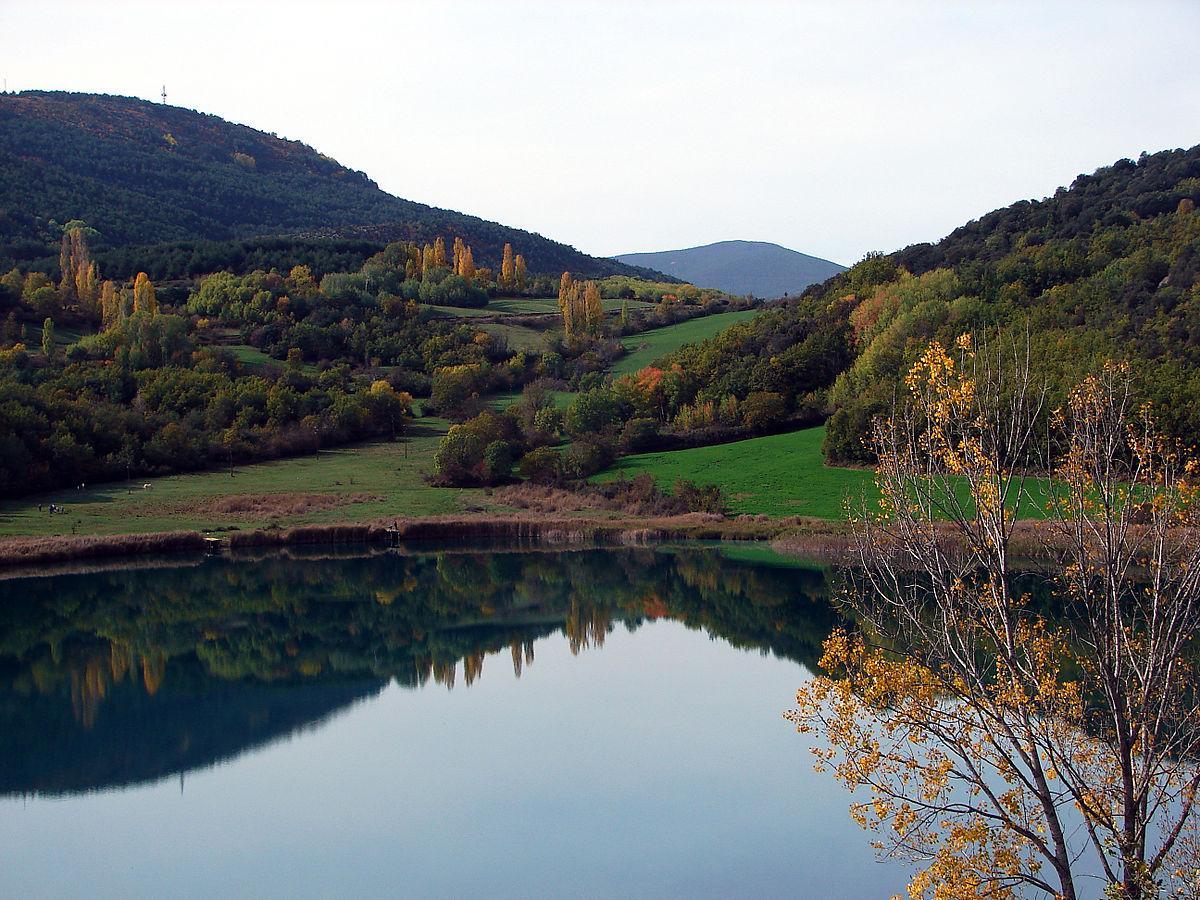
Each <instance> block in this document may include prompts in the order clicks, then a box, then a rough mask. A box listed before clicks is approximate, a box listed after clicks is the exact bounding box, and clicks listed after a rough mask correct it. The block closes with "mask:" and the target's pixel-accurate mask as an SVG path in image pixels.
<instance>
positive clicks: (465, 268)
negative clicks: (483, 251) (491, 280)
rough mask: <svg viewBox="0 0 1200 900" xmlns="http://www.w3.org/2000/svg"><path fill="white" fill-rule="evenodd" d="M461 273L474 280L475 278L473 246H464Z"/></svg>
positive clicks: (460, 266)
mask: <svg viewBox="0 0 1200 900" xmlns="http://www.w3.org/2000/svg"><path fill="white" fill-rule="evenodd" d="M458 274H459V275H461V276H462V277H463V278H465V279H467V281H472V280H474V278H475V256H474V254H473V253H472V252H471V248H470V247H467V246H465V245H464V246H463V252H462V259H461V260H460V262H459V272H458Z"/></svg>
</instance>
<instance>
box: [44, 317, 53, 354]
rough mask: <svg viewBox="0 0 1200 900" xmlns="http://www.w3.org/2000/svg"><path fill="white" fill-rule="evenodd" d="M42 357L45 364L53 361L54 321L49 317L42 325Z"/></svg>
mask: <svg viewBox="0 0 1200 900" xmlns="http://www.w3.org/2000/svg"><path fill="white" fill-rule="evenodd" d="M42 355H43V356H45V357H46V361H47V362H50V361H52V360H53V359H54V320H53V319H51V318H50V317H49V316H47V317H46V321H45V322H43V323H42Z"/></svg>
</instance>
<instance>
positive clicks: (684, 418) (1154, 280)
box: [613, 147, 1200, 461]
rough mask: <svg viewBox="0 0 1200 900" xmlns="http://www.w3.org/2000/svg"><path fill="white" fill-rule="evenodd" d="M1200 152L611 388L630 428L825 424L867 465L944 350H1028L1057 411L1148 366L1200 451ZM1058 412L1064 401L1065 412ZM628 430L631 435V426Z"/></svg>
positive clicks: (874, 258)
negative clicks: (929, 358) (879, 429)
mask: <svg viewBox="0 0 1200 900" xmlns="http://www.w3.org/2000/svg"><path fill="white" fill-rule="evenodd" d="M1197 202H1200V147H1194V148H1192V149H1190V150H1173V151H1164V152H1161V153H1155V154H1150V155H1147V154H1143V155H1142V156H1141V157H1140V158H1139V159H1138V160H1137V161H1133V160H1122V161H1120V162H1118V163H1116V164H1114V165H1112V166H1109V167H1106V168H1103V169H1100V170H1098V171H1097V172H1095V173H1094V174H1092V175H1080V176H1079V177H1078V178H1077V179H1076V180H1075V181H1074V183H1073V184H1072V185H1071V186H1070V187H1069V188H1060V189H1059V190H1058V191H1057V192H1056V193H1055V194H1054V196H1053V197H1049V198H1047V199H1045V200H1041V201H1021V202H1019V203H1015V204H1013V205H1012V206H1009V207H1007V208H1005V209H1000V210H996V211H995V212H992V213H989V214H988V215H986V216H984V217H983V218H981V219H979V220H978V221H974V222H970V223H968V224H966V225H964V226H962V227H961V228H959V229H957V230H956V231H954V232H953V233H952V234H950V235H949V236H948V237H946V238H945V239H944V240H942V241H939V242H938V243H936V244H918V245H915V246H911V247H908V248H906V249H904V250H901V251H899V252H896V253H891V254H887V255H883V254H871V255H869V256H868V257H867V258H865V259H864V260H862V261H861V262H859V263H858V264H857V265H855V266H853V267H852V268H851V269H849V270H848V271H846V272H844V273H842V274H840V275H837V276H835V277H834V278H832V279H830V280H829V281H826V282H824V283H823V284H820V285H815V286H813V287H811V288H809V289H808V290H807V291H805V292H804V294H803V295H802V296H801V297H799V298H795V299H793V300H792V301H790V302H789V303H787V304H786V305H784V306H783V307H781V308H778V309H776V310H773V311H771V312H768V313H764V314H763V315H761V316H758V317H757V318H755V319H754V320H752V321H749V322H745V323H741V324H738V325H735V326H734V327H732V328H730V329H728V330H727V331H725V332H723V333H721V334H719V335H717V336H716V337H714V338H711V339H709V340H708V341H706V342H704V343H701V344H696V345H693V346H688V347H684V348H681V349H680V350H678V351H677V352H675V353H674V354H673V355H671V356H670V357H668V358H667V359H666V360H664V361H662V362H661V363H660V364H659V365H658V366H657V367H656V368H654V369H652V370H646V371H644V372H642V373H639V374H638V375H637V376H635V377H633V378H631V379H629V383H627V384H626V385H624V386H622V385H621V384H620V383H618V384H616V385H614V386H613V391H614V393H615V394H616V395H620V394H621V393H622V392H624V393H625V394H626V395H630V394H632V396H633V397H634V399H637V398H638V396H639V395H640V396H641V397H642V402H640V403H637V404H634V405H632V406H631V405H630V404H626V406H625V420H626V422H629V421H632V420H634V419H638V418H644V419H649V420H652V423H651V424H647V426H646V428H650V427H654V428H657V429H660V430H668V431H674V432H678V433H687V432H689V431H696V430H701V431H702V430H705V429H707V430H709V431H712V432H713V434H714V437H716V438H720V437H721V436H722V435H727V434H729V433H730V432H731V429H733V433H735V434H737V433H742V432H739V431H737V430H736V427H737V426H739V425H740V426H742V431H744V430H745V429H744V426H745V424H746V416H745V409H746V406H747V403H748V402H749V403H751V404H753V406H754V407H755V409H756V410H758V409H761V408H763V407H764V406H766V407H769V408H770V410H771V412H770V414H769V415H765V416H759V415H757V413H756V416H755V417H756V418H757V419H759V430H762V429H764V428H766V427H768V426H769V425H770V423H772V422H776V421H778V420H779V419H781V418H787V417H788V416H792V417H800V418H805V417H807V416H808V415H810V414H811V413H812V412H813V411H814V410H819V411H820V413H821V414H822V415H823V416H829V421H828V432H827V439H826V448H825V449H826V455H827V457H828V458H829V459H830V460H832V461H865V460H866V459H867V458H868V453H867V449H866V447H865V446H864V444H863V437H864V435H865V434H866V431H867V429H868V426H869V423H870V421H871V419H872V418H873V417H874V416H875V415H877V414H879V413H881V412H883V411H885V410H886V409H887V408H888V407H889V405H890V404H891V402H892V399H893V397H894V396H895V395H896V391H897V388H898V384H899V378H900V376H901V374H902V373H903V372H906V371H907V370H908V369H909V367H910V365H911V364H912V362H913V361H914V359H915V358H916V356H917V354H918V353H919V352H920V351H921V349H922V348H923V347H924V346H926V345H927V344H928V342H929V341H930V340H933V339H939V340H942V341H943V342H945V343H946V344H947V345H949V344H950V343H952V342H953V340H954V339H955V338H956V337H958V336H959V335H961V334H962V333H964V332H968V331H970V332H974V333H975V334H976V335H977V337H979V338H981V339H984V340H990V341H993V342H995V341H1004V342H1010V341H1013V340H1015V341H1017V342H1018V344H1019V345H1021V346H1024V343H1025V340H1026V336H1027V335H1028V339H1029V342H1030V343H1031V345H1032V351H1033V359H1034V363H1035V366H1036V367H1037V369H1038V374H1039V375H1040V376H1042V377H1043V378H1044V379H1045V380H1046V382H1047V383H1048V384H1049V387H1050V389H1051V399H1052V401H1057V400H1058V399H1061V397H1062V396H1063V392H1064V391H1065V390H1066V389H1067V387H1068V386H1069V385H1071V384H1073V383H1076V382H1077V381H1078V380H1079V379H1080V377H1081V376H1082V375H1084V374H1085V373H1087V372H1089V371H1092V370H1095V369H1096V368H1097V367H1098V365H1099V364H1100V363H1101V362H1102V361H1104V360H1106V359H1125V360H1129V361H1131V362H1132V363H1134V364H1135V369H1136V371H1137V373H1138V375H1139V377H1140V379H1141V390H1142V391H1143V392H1144V394H1145V396H1146V398H1148V399H1149V400H1150V401H1152V402H1153V404H1154V405H1155V407H1156V413H1157V415H1158V417H1159V419H1160V421H1161V422H1163V423H1164V425H1165V426H1166V427H1167V428H1169V429H1170V431H1171V432H1172V433H1173V434H1175V435H1176V436H1178V437H1180V438H1182V439H1184V440H1185V441H1187V442H1189V443H1195V442H1197V441H1200V212H1198V211H1197V209H1196V204H1197ZM1051 405H1052V406H1053V403H1052V404H1051ZM617 427H620V426H619V424H618V426H617Z"/></svg>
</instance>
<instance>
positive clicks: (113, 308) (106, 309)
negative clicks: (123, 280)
mask: <svg viewBox="0 0 1200 900" xmlns="http://www.w3.org/2000/svg"><path fill="white" fill-rule="evenodd" d="M120 315H121V301H120V299H119V298H118V297H117V288H116V285H114V284H113V283H112V282H111V281H106V282H104V284H102V285H100V324H101V325H102V326H103V327H104V328H110V327H111V326H112V325H113V324H114V323H115V322H116V321H117V319H118V318H120Z"/></svg>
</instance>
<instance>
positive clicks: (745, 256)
mask: <svg viewBox="0 0 1200 900" xmlns="http://www.w3.org/2000/svg"><path fill="white" fill-rule="evenodd" d="M613 259H616V260H619V261H621V262H623V263H627V264H630V265H637V266H642V267H644V268H648V269H654V270H656V271H659V272H662V273H664V274H666V275H671V276H673V277H676V278H680V279H682V280H684V281H690V282H691V283H692V284H695V285H696V286H697V287H711V288H717V289H719V290H723V291H726V292H728V293H731V294H753V295H754V296H757V297H765V298H775V297H782V296H784V295H785V294H798V293H800V292H801V291H803V290H804V289H805V288H807V287H808V286H809V285H812V284H818V283H820V282H822V281H825V280H826V279H827V278H831V277H832V276H834V275H837V274H838V273H840V272H844V271H846V267H845V266H843V265H840V264H838V263H835V262H832V261H830V260H827V259H822V258H820V257H817V256H812V255H810V254H807V253H801V252H800V251H798V250H792V249H790V248H788V247H784V246H782V245H780V244H775V243H771V242H768V241H747V240H737V239H734V240H727V241H716V242H714V243H711V244H701V245H699V246H696V247H684V248H681V249H678V250H659V251H653V252H643V253H621V254H617V255H616V256H614V257H613Z"/></svg>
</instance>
